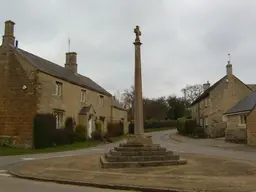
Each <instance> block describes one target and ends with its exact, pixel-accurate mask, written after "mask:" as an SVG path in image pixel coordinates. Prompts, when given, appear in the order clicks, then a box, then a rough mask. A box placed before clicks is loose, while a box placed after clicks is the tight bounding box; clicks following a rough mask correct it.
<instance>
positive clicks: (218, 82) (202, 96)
mask: <svg viewBox="0 0 256 192" xmlns="http://www.w3.org/2000/svg"><path fill="white" fill-rule="evenodd" d="M226 77H227V75H225V76H224V77H222V78H221V79H220V80H219V81H217V82H216V83H214V84H213V85H212V86H210V87H209V88H208V89H206V90H205V91H204V92H203V93H202V94H201V95H200V96H199V97H197V98H196V100H195V101H193V102H192V103H191V106H193V105H194V104H196V103H198V102H199V101H201V100H202V99H203V98H205V97H207V96H208V95H209V93H210V92H211V91H212V90H213V89H214V88H215V87H216V86H217V85H219V84H220V82H221V81H222V80H223V79H225V78H226Z"/></svg>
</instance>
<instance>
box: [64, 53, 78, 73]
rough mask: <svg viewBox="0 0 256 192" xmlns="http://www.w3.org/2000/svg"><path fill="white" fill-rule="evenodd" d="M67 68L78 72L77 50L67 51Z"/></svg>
mask: <svg viewBox="0 0 256 192" xmlns="http://www.w3.org/2000/svg"><path fill="white" fill-rule="evenodd" d="M65 68H67V69H70V70H71V71H72V72H73V73H77V53H76V52H68V53H66V64H65Z"/></svg>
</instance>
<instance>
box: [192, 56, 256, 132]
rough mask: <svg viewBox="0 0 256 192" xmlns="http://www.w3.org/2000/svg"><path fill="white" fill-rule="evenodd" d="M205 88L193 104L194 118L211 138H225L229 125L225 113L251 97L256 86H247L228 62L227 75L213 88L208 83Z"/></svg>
mask: <svg viewBox="0 0 256 192" xmlns="http://www.w3.org/2000/svg"><path fill="white" fill-rule="evenodd" d="M203 87H204V92H203V93H202V94H201V95H200V96H199V97H198V98H197V99H196V100H195V101H194V102H193V103H192V104H191V114H192V117H193V118H194V119H196V120H197V123H198V124H200V125H201V126H203V127H204V128H205V133H206V134H207V135H208V136H209V137H219V136H224V134H225V129H226V126H227V124H226V120H225V118H223V113H225V112H226V111H227V110H228V109H229V108H231V107H232V106H233V105H234V104H236V103H237V102H238V101H240V100H242V99H244V98H245V97H246V96H247V95H249V94H250V93H251V92H252V87H255V85H246V84H244V83H243V82H242V81H241V80H240V79H238V78H237V77H236V76H235V75H234V74H233V70H232V64H231V63H230V61H228V63H227V65H226V75H225V76H224V77H222V78H221V79H220V80H219V81H217V82H216V83H214V84H213V85H212V86H210V84H209V82H208V83H206V84H204V86H203Z"/></svg>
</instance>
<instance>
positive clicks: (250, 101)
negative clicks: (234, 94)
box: [224, 91, 256, 114]
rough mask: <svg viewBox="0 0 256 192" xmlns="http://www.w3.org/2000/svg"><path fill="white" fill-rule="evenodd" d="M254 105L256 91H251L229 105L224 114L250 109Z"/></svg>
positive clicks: (255, 102)
mask: <svg viewBox="0 0 256 192" xmlns="http://www.w3.org/2000/svg"><path fill="white" fill-rule="evenodd" d="M255 105H256V91H253V92H251V93H250V94H249V95H248V96H246V97H245V98H244V99H242V100H241V101H239V102H238V103H236V104H235V105H234V106H233V107H231V108H230V109H229V110H228V111H227V112H225V113H224V114H232V113H238V112H244V111H251V110H252V109H253V107H254V106H255Z"/></svg>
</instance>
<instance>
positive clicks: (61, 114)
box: [53, 110, 64, 129]
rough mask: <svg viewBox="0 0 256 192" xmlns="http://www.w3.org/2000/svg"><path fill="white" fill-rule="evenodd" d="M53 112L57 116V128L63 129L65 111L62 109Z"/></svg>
mask: <svg viewBox="0 0 256 192" xmlns="http://www.w3.org/2000/svg"><path fill="white" fill-rule="evenodd" d="M53 114H54V115H55V117H56V129H61V128H62V125H63V119H64V112H63V111H60V110H54V112H53Z"/></svg>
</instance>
